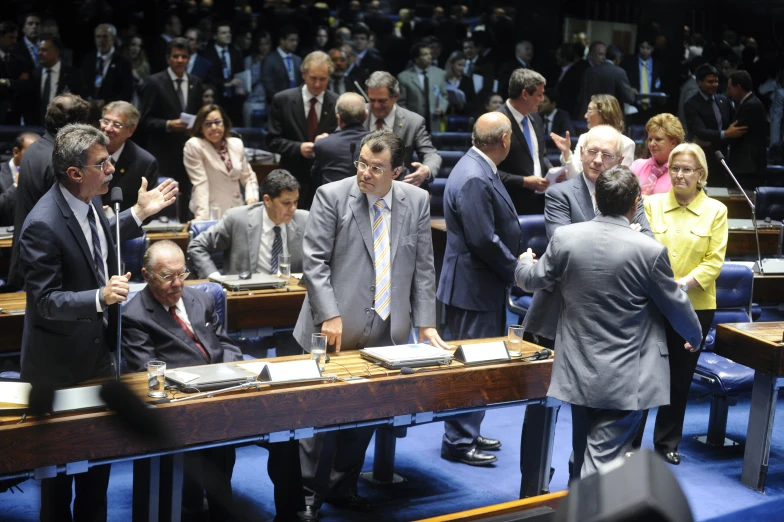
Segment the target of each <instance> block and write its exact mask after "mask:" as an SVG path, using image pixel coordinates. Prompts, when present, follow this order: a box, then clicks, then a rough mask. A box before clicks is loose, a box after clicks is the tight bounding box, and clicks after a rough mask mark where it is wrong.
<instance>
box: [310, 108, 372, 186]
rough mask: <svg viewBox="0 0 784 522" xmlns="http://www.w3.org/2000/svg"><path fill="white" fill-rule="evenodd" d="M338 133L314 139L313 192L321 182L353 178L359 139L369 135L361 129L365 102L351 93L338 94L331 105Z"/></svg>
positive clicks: (360, 140) (366, 112)
mask: <svg viewBox="0 0 784 522" xmlns="http://www.w3.org/2000/svg"><path fill="white" fill-rule="evenodd" d="M335 112H336V113H337V114H336V116H337V120H338V127H340V132H336V133H335V134H330V135H329V136H327V137H326V138H322V139H320V140H317V141H316V143H315V144H314V146H313V167H312V169H311V177H312V178H313V190H314V191H315V190H316V189H317V188H318V187H320V186H321V185H323V184H325V183H332V182H333V181H338V180H341V179H344V178H348V177H351V176H354V175H355V174H356V168H355V167H354V161H356V159H357V158H358V157H359V149H360V143H361V142H362V138H364V137H365V135H366V134H367V133H368V132H369V131H368V130H367V129H366V128H365V125H364V123H365V120H366V119H367V117H368V110H367V109H366V108H365V99H364V98H363V97H362V96H360V95H359V94H357V93H355V92H347V93H345V94H341V95H340V97H339V98H338V100H337V102H336V103H335Z"/></svg>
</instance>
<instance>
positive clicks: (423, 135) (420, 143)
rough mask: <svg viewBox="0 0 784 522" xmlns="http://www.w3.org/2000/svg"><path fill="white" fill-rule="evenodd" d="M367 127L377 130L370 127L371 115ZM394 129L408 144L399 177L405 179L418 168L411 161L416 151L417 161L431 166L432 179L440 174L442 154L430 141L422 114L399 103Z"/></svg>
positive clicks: (396, 108) (366, 121)
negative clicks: (439, 153)
mask: <svg viewBox="0 0 784 522" xmlns="http://www.w3.org/2000/svg"><path fill="white" fill-rule="evenodd" d="M365 128H366V129H368V130H371V131H374V130H376V129H375V127H374V128H373V129H371V128H370V117H368V119H366V120H365ZM392 131H393V132H394V133H395V134H397V135H398V136H400V137H401V138H403V142H404V143H405V144H406V156H405V158H403V172H401V173H400V176H398V178H397V179H403V178H404V177H406V176H407V175H408V173H409V171H414V170H416V169H414V168H412V167H411V162H412V161H414V159H413V158H414V152H416V153H417V157H418V158H419V159H418V160H417V161H419V162H420V163H422V164H423V165H427V166H428V167H429V168H430V176H431V180H430V181H432V178H435V177H436V176H438V169H440V168H441V156H439V155H438V152H436V148H435V147H434V146H433V143H432V142H431V141H430V135H429V134H428V133H427V129H426V128H425V119H424V118H423V117H422V116H420V115H419V114H416V113H414V112H411V111H409V110H408V109H404V108H403V107H401V106H400V105H397V106H396V107H395V125H394V128H393V129H392Z"/></svg>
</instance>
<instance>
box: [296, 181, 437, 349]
mask: <svg viewBox="0 0 784 522" xmlns="http://www.w3.org/2000/svg"><path fill="white" fill-rule="evenodd" d="M392 187H393V188H392V217H391V224H392V227H391V228H392V230H391V233H390V252H391V261H392V268H391V270H392V273H391V279H392V281H393V282H394V283H393V285H392V304H391V315H390V317H389V321H390V336H391V338H392V342H394V343H395V344H404V343H406V342H408V337H409V333H410V331H411V327H412V325H413V326H414V327H428V326H435V324H436V273H435V267H434V266H433V245H432V240H431V234H430V203H429V198H428V193H427V192H425V191H424V190H422V189H420V188H419V187H415V186H413V185H409V184H408V183H403V182H399V181H394V182H392ZM302 250H303V253H304V260H303V270H304V272H305V285H306V287H307V289H308V294H307V296H306V297H305V302H304V303H303V305H302V310H301V311H300V314H299V319H298V320H297V326H296V327H295V328H294V338H295V339H296V340H297V342H298V343H299V344H300V346H302V347H303V348H304V349H305V350H307V351H310V335H311V334H312V333H318V332H320V331H321V327H320V325H321V323H323V322H324V321H325V320H327V319H331V318H333V317H337V316H340V317H341V319H342V321H343V340H342V344H341V346H342V347H343V349H348V350H353V349H358V348H364V347H365V343H366V341H367V338H368V334H369V333H370V332H369V329H368V328H367V325H368V323H369V319H370V318H371V316H370V314H374V313H375V312H374V310H373V299H374V296H375V281H376V275H375V271H374V268H373V259H374V255H373V233H372V231H371V228H370V213H369V210H368V200H367V196H365V194H363V193H362V192H360V190H359V187H358V186H357V180H356V178H354V177H351V178H346V179H343V180H340V181H335V182H334V183H329V184H327V185H323V186H321V187H319V189H318V191H316V197H315V199H314V200H313V206H312V207H311V212H310V216H309V218H308V224H307V227H305V238H304V241H303V244H302Z"/></svg>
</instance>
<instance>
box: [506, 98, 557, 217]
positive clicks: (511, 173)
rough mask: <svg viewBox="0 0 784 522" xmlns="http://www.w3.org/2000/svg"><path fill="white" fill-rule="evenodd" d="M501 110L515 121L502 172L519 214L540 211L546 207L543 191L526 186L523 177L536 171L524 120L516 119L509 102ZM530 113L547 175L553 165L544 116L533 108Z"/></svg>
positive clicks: (543, 170) (543, 167) (537, 212)
mask: <svg viewBox="0 0 784 522" xmlns="http://www.w3.org/2000/svg"><path fill="white" fill-rule="evenodd" d="M498 112H500V113H503V114H505V115H506V117H507V118H509V121H511V122H512V146H511V147H510V150H509V155H508V156H507V157H506V159H505V160H504V161H503V162H501V164H500V165H498V171H499V173H498V175H499V176H500V178H501V181H502V182H503V183H504V186H505V187H506V190H507V192H509V196H510V197H511V198H512V202H514V206H515V208H516V209H517V213H518V214H540V213H541V212H542V207H543V202H542V197H541V195H538V194H536V193H535V192H534V191H533V190H528V189H527V188H523V177H525V176H533V175H534V158H532V157H531V151H530V150H528V143H527V142H526V141H525V135H524V134H523V130H522V129H521V128H520V122H519V121H518V122H516V121H515V117H514V116H513V115H512V112H511V111H510V110H509V107H507V106H506V103H504V104H503V105H501V108H500V109H498ZM529 116H530V117H531V119H532V121H533V124H534V125H533V127H534V133H535V134H536V141H537V143H538V146H539V157H538V158H537V159H536V161H538V162H539V163H540V165H541V167H542V176H544V175H545V174H547V171H548V170H549V169H550V168H551V167H552V166H553V165H552V163H550V160H549V159H547V150H546V149H545V145H544V130H543V128H542V119H541V116H540V115H539V114H537V113H533V112H532V113H531V114H529Z"/></svg>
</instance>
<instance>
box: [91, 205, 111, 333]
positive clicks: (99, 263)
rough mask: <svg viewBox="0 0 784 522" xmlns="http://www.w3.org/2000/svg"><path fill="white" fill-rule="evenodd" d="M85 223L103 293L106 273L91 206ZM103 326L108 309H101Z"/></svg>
mask: <svg viewBox="0 0 784 522" xmlns="http://www.w3.org/2000/svg"><path fill="white" fill-rule="evenodd" d="M87 222H88V223H89V224H90V234H91V235H92V238H93V264H94V266H95V275H96V277H97V279H98V286H99V288H100V289H101V291H103V287H105V286H106V272H105V271H104V269H103V253H102V252H101V240H100V238H99V237H98V226H97V225H96V223H95V214H94V213H93V206H92V205H90V208H89V209H88V210H87ZM103 326H104V328H105V327H107V326H109V308H108V307H106V308H104V309H103Z"/></svg>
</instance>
